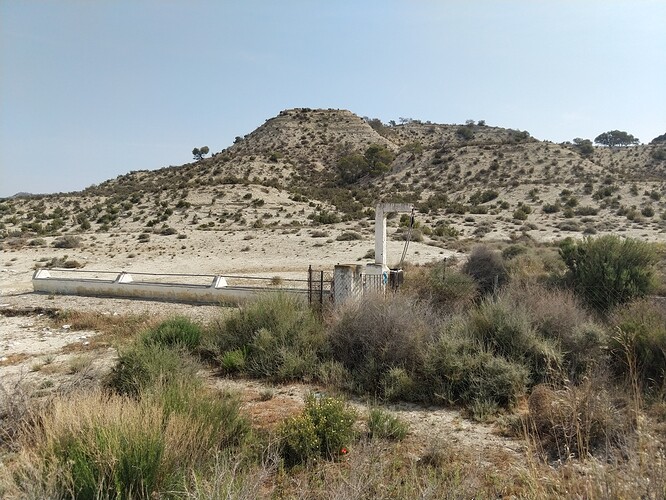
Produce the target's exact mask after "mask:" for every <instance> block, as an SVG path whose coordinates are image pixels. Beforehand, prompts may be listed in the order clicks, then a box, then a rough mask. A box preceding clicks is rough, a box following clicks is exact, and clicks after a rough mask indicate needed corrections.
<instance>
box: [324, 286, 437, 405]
mask: <svg viewBox="0 0 666 500" xmlns="http://www.w3.org/2000/svg"><path fill="white" fill-rule="evenodd" d="M438 323H439V319H438V318H437V316H436V315H435V314H434V313H433V312H432V311H430V310H429V309H428V307H426V306H424V305H423V304H421V303H419V302H416V301H415V300H413V299H411V298H409V297H405V296H397V295H389V296H385V297H384V296H367V295H366V296H365V297H363V298H362V299H361V300H359V301H354V302H349V303H347V304H344V305H343V306H342V307H341V308H340V309H339V310H338V311H337V314H336V315H335V317H334V318H333V319H332V321H331V325H330V327H329V335H328V340H329V344H330V352H331V355H332V356H333V358H334V359H335V360H336V361H339V362H340V363H342V364H343V365H344V367H345V368H346V369H347V370H348V371H349V373H350V374H351V376H352V378H353V380H354V383H355V384H356V388H357V390H358V391H359V392H363V393H366V392H367V393H375V395H377V396H379V397H385V396H387V395H389V394H387V393H386V390H387V388H391V387H393V388H394V389H395V385H394V384H392V383H391V382H390V380H389V379H388V378H387V377H389V378H390V376H389V375H388V374H389V372H390V371H391V370H392V369H394V368H400V369H402V370H403V372H404V375H406V377H407V378H411V377H412V376H413V374H414V373H415V372H416V370H417V368H419V367H420V366H421V364H422V362H423V346H424V345H425V342H426V341H427V340H428V339H429V338H430V337H432V336H433V335H434V334H435V332H436V331H437V330H436V329H437V325H438ZM402 378H403V379H404V378H405V377H404V376H402ZM392 391H393V389H391V390H390V391H389V393H391V392H392ZM405 392H407V391H404V390H401V389H398V391H397V393H395V392H394V393H393V394H392V395H394V396H396V397H403V396H404V397H406V398H407V399H414V398H415V397H416V396H415V395H414V394H405ZM398 395H399V396H398Z"/></svg>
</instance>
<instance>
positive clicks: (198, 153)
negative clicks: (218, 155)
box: [192, 146, 210, 161]
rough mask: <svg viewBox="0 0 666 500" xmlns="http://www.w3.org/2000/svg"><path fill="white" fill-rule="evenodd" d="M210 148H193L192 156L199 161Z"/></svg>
mask: <svg viewBox="0 0 666 500" xmlns="http://www.w3.org/2000/svg"><path fill="white" fill-rule="evenodd" d="M209 151H210V150H209V149H208V146H202V147H200V148H194V149H193V150H192V156H194V159H195V160H197V161H199V160H201V159H202V158H203V157H204V156H206V155H207V154H208V152H209Z"/></svg>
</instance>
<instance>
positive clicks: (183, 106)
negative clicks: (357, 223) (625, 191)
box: [0, 0, 666, 197]
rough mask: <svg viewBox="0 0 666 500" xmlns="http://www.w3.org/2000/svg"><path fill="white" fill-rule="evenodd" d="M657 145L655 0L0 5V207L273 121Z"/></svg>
mask: <svg viewBox="0 0 666 500" xmlns="http://www.w3.org/2000/svg"><path fill="white" fill-rule="evenodd" d="M294 107H310V108H339V109H348V110H350V111H352V112H354V113H356V114H358V115H359V116H368V117H373V118H374V117H376V118H380V119H381V120H382V121H384V122H388V121H389V120H398V118H399V117H406V118H414V119H419V120H423V121H428V120H430V121H432V122H435V123H464V122H465V121H466V120H468V119H473V120H485V121H486V123H487V124H488V125H493V126H501V127H509V128H515V129H520V130H527V131H528V132H530V134H531V135H532V136H533V137H536V138H538V139H543V140H550V141H554V142H562V141H570V140H572V139H573V138H574V137H582V138H589V139H594V137H596V136H597V135H599V134H600V133H602V132H606V131H609V130H615V129H619V130H624V131H627V132H629V133H631V134H633V135H634V136H636V137H638V138H639V139H640V140H641V142H644V143H647V142H649V141H650V140H652V139H653V138H654V137H656V136H658V135H661V134H663V133H666V1H663V0H599V1H597V0H548V1H546V0H542V1H540V0H506V1H504V0H465V1H462V0H336V1H331V0H280V1H274V0H273V1H271V0H264V1H259V0H244V1H236V0H234V1H231V0H217V1H213V0H210V1H204V0H159V1H158V0H154V1H150V0H94V1H90V0H60V1H57V2H56V1H47V0H41V1H37V0H0V197H6V196H11V195H13V194H15V193H17V192H31V193H53V192H68V191H75V190H80V189H83V188H85V187H87V186H90V185H92V184H97V183H100V182H103V181H105V180H107V179H111V178H115V177H116V176H118V175H122V174H125V173H127V172H130V171H133V170H152V169H157V168H161V167H166V166H170V165H181V164H184V163H187V162H189V161H191V160H192V155H191V151H192V149H193V148H194V147H200V146H208V147H209V148H210V150H211V152H216V151H221V150H223V149H225V148H226V147H228V146H230V145H231V144H232V143H233V139H234V137H236V136H242V135H245V134H248V133H250V132H251V131H253V130H254V129H255V128H257V127H258V126H260V125H261V124H262V123H263V122H264V121H265V120H267V119H268V118H271V117H273V116H275V115H277V114H278V113H279V112H280V111H281V110H283V109H287V108H294Z"/></svg>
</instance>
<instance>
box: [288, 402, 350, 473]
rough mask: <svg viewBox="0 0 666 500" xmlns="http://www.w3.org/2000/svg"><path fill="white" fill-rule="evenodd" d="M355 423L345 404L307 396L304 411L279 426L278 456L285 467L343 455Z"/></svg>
mask: <svg viewBox="0 0 666 500" xmlns="http://www.w3.org/2000/svg"><path fill="white" fill-rule="evenodd" d="M355 421H356V413H355V412H354V410H353V409H352V408H350V407H349V406H348V405H347V404H346V403H345V402H344V401H342V400H340V399H335V398H329V397H325V396H324V397H321V398H317V397H315V396H313V395H310V396H309V397H308V399H307V400H306V402H305V408H304V409H303V412H302V413H301V414H300V415H297V416H294V417H291V418H289V419H287V420H285V421H284V422H283V423H282V425H281V426H280V430H279V435H280V454H281V456H282V458H283V459H284V461H285V465H287V466H289V467H291V466H294V465H297V464H303V463H307V462H309V461H311V460H314V459H316V458H325V459H329V460H330V459H335V458H337V457H339V456H341V455H344V454H346V453H347V447H348V446H349V445H350V444H351V443H352V442H353V440H354V438H355V433H354V429H353V426H354V422H355Z"/></svg>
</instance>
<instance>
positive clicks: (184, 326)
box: [142, 316, 202, 351]
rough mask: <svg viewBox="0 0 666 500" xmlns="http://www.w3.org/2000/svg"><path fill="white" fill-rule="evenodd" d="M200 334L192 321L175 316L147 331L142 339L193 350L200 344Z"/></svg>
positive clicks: (198, 328)
mask: <svg viewBox="0 0 666 500" xmlns="http://www.w3.org/2000/svg"><path fill="white" fill-rule="evenodd" d="M201 335H202V331H201V327H199V325H197V324H196V323H193V322H192V321H191V320H190V319H189V318H186V317H184V316H177V317H175V318H171V319H168V320H166V321H164V322H162V323H160V324H159V325H158V326H156V327H155V328H153V329H152V330H149V331H147V332H146V333H145V334H144V335H143V337H142V339H143V342H144V343H145V344H156V345H162V346H166V347H182V348H185V349H187V350H190V351H193V350H195V349H196V348H197V347H199V345H200V344H201Z"/></svg>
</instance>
